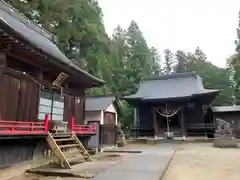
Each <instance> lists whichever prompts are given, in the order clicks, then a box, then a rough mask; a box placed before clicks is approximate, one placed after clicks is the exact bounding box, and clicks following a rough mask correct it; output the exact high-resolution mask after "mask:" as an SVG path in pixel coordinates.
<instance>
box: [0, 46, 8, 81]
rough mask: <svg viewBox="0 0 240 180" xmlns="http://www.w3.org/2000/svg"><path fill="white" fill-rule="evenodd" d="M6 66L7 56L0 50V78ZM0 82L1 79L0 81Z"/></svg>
mask: <svg viewBox="0 0 240 180" xmlns="http://www.w3.org/2000/svg"><path fill="white" fill-rule="evenodd" d="M6 68H7V57H6V53H5V52H4V51H1V50H0V80H1V78H2V76H3V74H4V71H5V69H6ZM0 82H1V81H0Z"/></svg>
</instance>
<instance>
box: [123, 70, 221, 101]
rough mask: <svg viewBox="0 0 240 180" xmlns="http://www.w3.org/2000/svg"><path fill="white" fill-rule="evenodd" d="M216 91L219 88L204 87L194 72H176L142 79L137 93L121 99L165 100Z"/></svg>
mask: <svg viewBox="0 0 240 180" xmlns="http://www.w3.org/2000/svg"><path fill="white" fill-rule="evenodd" d="M217 92H219V90H212V89H204V87H203V84H202V79H201V77H199V76H198V75H197V74H196V73H195V72H192V73H179V74H177V73H176V74H171V75H163V76H159V77H153V78H146V79H143V81H142V82H141V83H140V87H139V89H138V91H137V93H136V94H133V95H130V96H125V97H124V98H123V99H126V100H131V99H132V100H133V99H139V100H145V101H148V100H149V101H150V100H167V99H175V98H185V97H192V96H194V95H204V94H209V93H217Z"/></svg>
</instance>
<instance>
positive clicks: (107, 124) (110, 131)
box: [100, 112, 117, 145]
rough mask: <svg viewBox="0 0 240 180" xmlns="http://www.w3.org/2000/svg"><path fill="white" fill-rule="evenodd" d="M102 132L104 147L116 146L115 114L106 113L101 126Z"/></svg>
mask: <svg viewBox="0 0 240 180" xmlns="http://www.w3.org/2000/svg"><path fill="white" fill-rule="evenodd" d="M100 132H101V144H102V145H116V140H117V139H116V138H117V126H116V114H115V113H112V112H104V119H103V125H101V129H100Z"/></svg>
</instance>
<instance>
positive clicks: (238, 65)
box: [227, 11, 240, 105]
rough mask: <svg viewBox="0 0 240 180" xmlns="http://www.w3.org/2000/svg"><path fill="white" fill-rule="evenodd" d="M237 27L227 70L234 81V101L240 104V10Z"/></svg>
mask: <svg viewBox="0 0 240 180" xmlns="http://www.w3.org/2000/svg"><path fill="white" fill-rule="evenodd" d="M238 20H239V22H238V28H237V39H236V40H235V44H236V49H235V51H236V53H235V54H234V55H233V56H232V57H231V58H230V59H228V62H227V63H228V65H229V70H230V72H231V74H232V75H233V81H234V83H235V84H234V86H233V88H234V90H233V91H234V92H233V95H234V99H235V103H236V104H237V105H240V11H239V14H238Z"/></svg>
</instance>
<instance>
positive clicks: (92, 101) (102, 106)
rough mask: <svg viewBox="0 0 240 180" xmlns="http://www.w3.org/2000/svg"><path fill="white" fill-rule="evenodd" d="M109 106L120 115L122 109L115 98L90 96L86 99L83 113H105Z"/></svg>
mask: <svg viewBox="0 0 240 180" xmlns="http://www.w3.org/2000/svg"><path fill="white" fill-rule="evenodd" d="M111 104H114V106H116V107H117V109H118V113H122V111H123V110H122V107H121V105H120V102H119V100H118V99H117V98H116V97H115V96H110V95H108V96H92V97H87V98H86V105H85V111H99V110H103V111H105V110H106V109H107V108H108V107H109V106H110V105H111Z"/></svg>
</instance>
